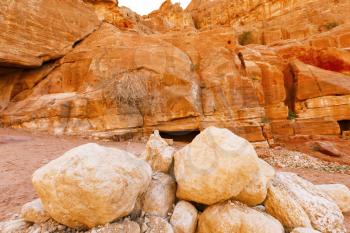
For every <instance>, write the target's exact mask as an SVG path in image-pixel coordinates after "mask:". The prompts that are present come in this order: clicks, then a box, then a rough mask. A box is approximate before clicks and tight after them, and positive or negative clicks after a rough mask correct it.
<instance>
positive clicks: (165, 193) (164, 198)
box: [142, 172, 176, 217]
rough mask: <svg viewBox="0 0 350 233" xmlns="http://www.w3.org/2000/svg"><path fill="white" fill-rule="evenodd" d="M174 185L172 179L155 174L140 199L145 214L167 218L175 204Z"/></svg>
mask: <svg viewBox="0 0 350 233" xmlns="http://www.w3.org/2000/svg"><path fill="white" fill-rule="evenodd" d="M175 194H176V183H175V180H174V178H173V177H171V176H169V175H167V174H164V173H160V172H157V173H155V174H154V175H153V176H152V181H151V184H150V186H149V187H148V189H147V191H146V193H145V194H144V196H143V198H142V210H143V211H144V212H145V213H148V214H152V215H157V216H160V217H167V216H168V213H170V212H171V210H172V208H173V204H174V202H175V198H176V196H175Z"/></svg>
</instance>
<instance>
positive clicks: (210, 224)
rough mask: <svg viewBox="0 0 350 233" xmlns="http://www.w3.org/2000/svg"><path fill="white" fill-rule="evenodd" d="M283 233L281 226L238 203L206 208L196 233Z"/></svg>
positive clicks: (267, 216) (271, 218)
mask: <svg viewBox="0 0 350 233" xmlns="http://www.w3.org/2000/svg"><path fill="white" fill-rule="evenodd" d="M246 232H254V233H272V232H273V233H284V229H283V226H282V224H281V223H280V222H278V221H277V220H276V219H274V218H273V217H271V216H270V215H268V214H265V213H262V212H259V211H257V210H254V209H252V208H249V207H247V206H246V205H243V204H241V203H240V202H230V201H229V202H226V203H220V204H216V205H213V206H210V207H208V208H207V209H206V210H205V211H204V212H203V213H202V214H201V215H200V216H199V223H198V230H197V233H246Z"/></svg>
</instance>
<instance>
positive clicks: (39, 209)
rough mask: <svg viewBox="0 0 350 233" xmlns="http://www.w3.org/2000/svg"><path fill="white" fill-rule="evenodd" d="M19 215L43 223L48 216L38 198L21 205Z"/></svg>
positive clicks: (29, 220) (27, 219)
mask: <svg viewBox="0 0 350 233" xmlns="http://www.w3.org/2000/svg"><path fill="white" fill-rule="evenodd" d="M21 216H22V218H23V219H24V220H26V221H28V222H34V223H43V222H46V221H47V220H48V219H49V218H50V216H49V215H48V213H47V212H46V211H45V210H44V207H43V204H42V203H41V200H40V199H35V200H34V201H31V202H29V203H27V204H25V205H23V207H22V210H21Z"/></svg>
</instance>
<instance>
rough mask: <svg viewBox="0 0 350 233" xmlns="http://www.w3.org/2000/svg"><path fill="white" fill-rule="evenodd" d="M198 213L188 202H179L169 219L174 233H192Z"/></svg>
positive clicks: (195, 226)
mask: <svg viewBox="0 0 350 233" xmlns="http://www.w3.org/2000/svg"><path fill="white" fill-rule="evenodd" d="M197 221H198V211H197V209H196V208H195V207H194V206H193V205H192V204H191V203H189V202H186V201H179V202H178V203H177V204H176V206H175V209H174V211H173V214H172V215H171V218H170V223H171V225H172V226H173V229H174V233H194V232H195V231H196V228H197Z"/></svg>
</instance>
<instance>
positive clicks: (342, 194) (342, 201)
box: [317, 184, 350, 213]
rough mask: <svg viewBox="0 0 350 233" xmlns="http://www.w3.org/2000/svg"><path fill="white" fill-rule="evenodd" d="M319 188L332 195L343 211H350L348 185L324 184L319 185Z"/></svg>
mask: <svg viewBox="0 0 350 233" xmlns="http://www.w3.org/2000/svg"><path fill="white" fill-rule="evenodd" d="M317 188H319V189H321V190H322V191H323V192H325V193H326V194H327V195H328V196H330V197H331V198H332V199H333V200H334V201H335V202H336V203H337V205H338V207H339V208H340V210H341V211H342V212H343V213H345V212H349V211H350V190H349V188H348V187H346V186H345V185H343V184H324V185H317Z"/></svg>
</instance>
